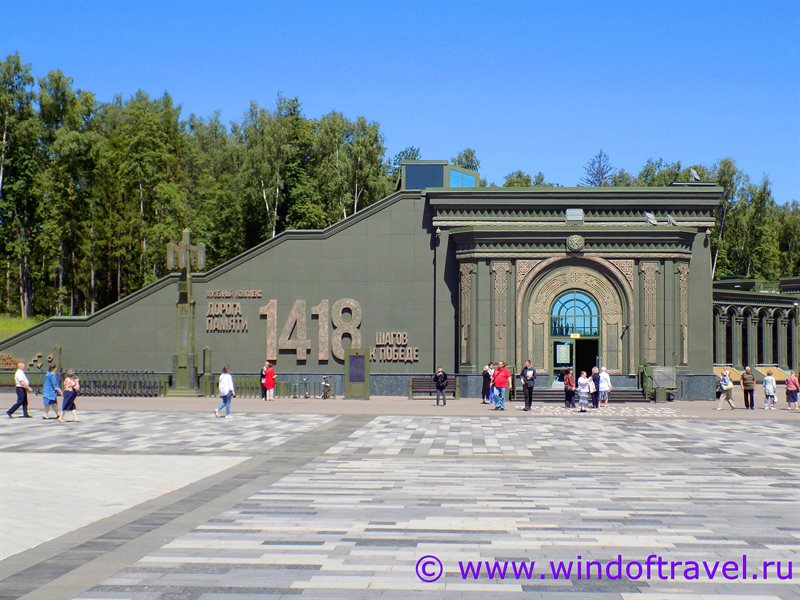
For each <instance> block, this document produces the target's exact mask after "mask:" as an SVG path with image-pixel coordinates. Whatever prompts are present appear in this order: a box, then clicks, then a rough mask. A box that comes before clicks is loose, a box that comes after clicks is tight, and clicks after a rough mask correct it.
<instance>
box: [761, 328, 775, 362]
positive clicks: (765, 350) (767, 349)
mask: <svg viewBox="0 0 800 600" xmlns="http://www.w3.org/2000/svg"><path fill="white" fill-rule="evenodd" d="M774 325H775V319H770V318H769V317H765V318H764V320H763V322H762V325H761V326H762V327H763V328H764V336H763V337H762V338H761V339H762V342H763V345H762V346H761V352H762V354H763V356H764V364H765V365H771V364H774V363H775V357H774V356H772V328H773V326H774Z"/></svg>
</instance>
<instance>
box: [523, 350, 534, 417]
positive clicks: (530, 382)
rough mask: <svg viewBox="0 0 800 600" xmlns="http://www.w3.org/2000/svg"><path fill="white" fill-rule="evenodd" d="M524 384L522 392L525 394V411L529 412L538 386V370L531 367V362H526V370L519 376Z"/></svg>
mask: <svg viewBox="0 0 800 600" xmlns="http://www.w3.org/2000/svg"><path fill="white" fill-rule="evenodd" d="M519 379H520V381H521V382H522V392H523V393H524V394H525V408H524V409H523V410H527V411H529V410H530V409H531V404H533V388H534V386H535V385H536V369H534V368H533V367H532V366H531V361H530V360H526V361H525V368H524V369H522V373H520V375H519Z"/></svg>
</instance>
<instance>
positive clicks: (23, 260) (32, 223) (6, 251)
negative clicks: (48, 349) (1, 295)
mask: <svg viewBox="0 0 800 600" xmlns="http://www.w3.org/2000/svg"><path fill="white" fill-rule="evenodd" d="M33 83H34V79H33V75H32V73H31V67H30V65H25V64H23V63H22V60H21V58H20V55H19V53H15V54H11V55H9V56H7V57H6V59H5V60H4V61H3V62H2V63H0V112H1V114H0V119H2V125H0V126H1V127H2V147H0V227H1V228H2V229H1V230H0V232H1V233H2V245H3V247H2V252H3V258H4V259H5V260H4V262H5V264H6V290H5V297H6V306H7V308H9V309H10V307H11V302H12V295H13V293H14V292H12V287H15V288H16V297H17V300H18V302H19V314H20V316H21V317H29V316H31V315H32V309H33V304H32V296H33V278H32V271H31V266H32V255H33V252H34V250H35V245H34V232H35V230H36V206H37V202H36V198H35V184H36V178H37V174H38V172H39V168H40V165H41V162H42V154H41V152H40V145H39V139H40V130H41V121H40V120H39V115H38V114H37V113H36V111H35V109H34V106H33V101H34V91H33ZM14 263H16V269H14V268H13V267H12V265H13V264H14Z"/></svg>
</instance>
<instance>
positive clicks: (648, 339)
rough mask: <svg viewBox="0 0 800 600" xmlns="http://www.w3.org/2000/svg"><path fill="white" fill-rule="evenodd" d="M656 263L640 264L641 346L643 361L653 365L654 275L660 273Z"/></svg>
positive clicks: (655, 337) (655, 358) (655, 340)
mask: <svg viewBox="0 0 800 600" xmlns="http://www.w3.org/2000/svg"><path fill="white" fill-rule="evenodd" d="M660 270H661V269H660V267H659V264H658V263H654V262H645V263H642V264H641V272H642V274H643V275H644V285H643V287H644V324H643V334H644V337H643V339H642V346H643V349H644V361H645V362H646V363H650V364H655V363H656V362H657V361H658V294H657V292H658V281H657V278H656V275H657V274H658V273H659V271H660Z"/></svg>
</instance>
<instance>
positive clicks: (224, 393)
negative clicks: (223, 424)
mask: <svg viewBox="0 0 800 600" xmlns="http://www.w3.org/2000/svg"><path fill="white" fill-rule="evenodd" d="M219 397H220V398H221V399H222V402H220V404H219V406H218V407H217V408H215V409H214V416H215V417H219V412H220V411H221V410H222V409H223V408H224V409H225V418H226V419H230V418H231V398H235V397H236V390H235V389H233V377H231V374H230V373H228V365H225V366H224V367H222V373H220V375H219Z"/></svg>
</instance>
